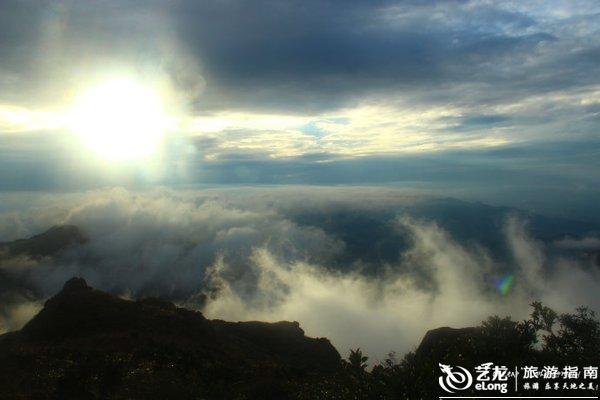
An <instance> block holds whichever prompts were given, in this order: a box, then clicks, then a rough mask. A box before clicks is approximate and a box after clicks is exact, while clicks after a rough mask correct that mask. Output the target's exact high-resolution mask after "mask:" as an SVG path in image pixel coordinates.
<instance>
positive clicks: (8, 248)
mask: <svg viewBox="0 0 600 400" xmlns="http://www.w3.org/2000/svg"><path fill="white" fill-rule="evenodd" d="M87 241H88V238H87V237H86V236H85V235H84V234H83V232H81V230H80V229H79V228H78V227H76V226H74V225H59V226H54V227H52V228H50V229H48V230H47V231H45V232H43V233H40V234H39V235H35V236H32V237H30V238H27V239H18V240H14V241H12V242H4V243H0V259H7V258H13V257H19V256H25V257H28V258H32V259H40V258H43V257H49V256H54V255H56V254H58V253H59V252H61V251H63V250H65V249H67V248H69V247H71V246H74V245H77V244H82V243H85V242H87Z"/></svg>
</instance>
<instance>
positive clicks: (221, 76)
mask: <svg viewBox="0 0 600 400" xmlns="http://www.w3.org/2000/svg"><path fill="white" fill-rule="evenodd" d="M1 7H2V13H1V15H2V17H1V18H2V20H1V22H2V23H1V24H0V37H2V39H0V40H1V41H2V42H1V46H0V52H1V54H2V58H1V59H2V61H1V62H0V68H1V70H2V75H3V79H2V85H3V87H4V88H5V90H4V92H5V93H4V95H3V96H5V97H6V96H8V97H12V98H19V97H22V96H19V92H20V91H19V88H20V86H19V85H21V86H25V87H27V86H30V87H34V88H35V89H36V90H37V91H38V92H40V93H41V92H43V91H44V90H43V89H44V88H43V86H44V85H48V84H49V82H50V81H51V79H50V78H52V77H60V78H61V79H69V78H68V77H69V75H71V79H72V75H73V73H74V71H77V74H79V75H81V74H82V70H85V69H86V68H87V69H88V70H93V69H94V68H96V67H97V65H96V64H104V67H106V66H107V65H109V66H111V65H112V66H114V65H119V64H132V65H136V67H137V68H138V69H139V70H142V71H144V70H147V68H150V69H156V68H158V69H161V70H164V71H166V72H167V73H169V74H171V75H172V77H173V80H174V81H175V82H177V83H178V84H180V85H181V86H182V87H184V86H187V89H188V90H191V91H192V92H194V94H195V95H196V100H197V104H196V105H197V107H198V109H199V110H206V109H207V108H208V109H230V108H232V107H233V108H244V109H252V108H254V109H256V108H259V109H268V110H275V109H277V110H295V111H301V112H307V111H315V110H319V111H322V110H324V109H328V108H334V107H338V106H341V105H345V104H349V102H350V103H352V101H354V100H357V99H359V98H364V96H371V95H376V94H379V95H384V96H385V95H390V94H393V93H397V92H398V91H402V92H404V93H405V94H406V95H408V96H411V97H412V98H413V101H415V102H418V101H424V102H435V101H441V102H444V101H448V100H449V99H451V98H453V101H457V102H466V103H470V104H475V103H476V102H477V101H487V102H505V101H508V100H509V98H510V97H511V96H512V97H513V98H514V96H515V94H519V95H520V96H523V95H532V94H536V93H545V92H552V91H557V90H566V89H572V88H577V87H582V86H585V85H589V84H592V83H594V82H596V80H595V78H594V76H595V75H596V76H597V72H598V65H599V63H598V60H599V54H600V53H599V50H598V49H599V46H598V44H597V43H594V42H593V41H589V40H586V39H585V37H579V36H577V34H575V33H573V32H569V31H568V30H565V29H564V28H562V29H561V25H560V24H559V23H556V24H554V25H553V24H552V23H550V24H548V23H545V21H544V18H543V17H544V14H543V12H547V11H545V10H542V11H541V12H537V13H536V11H537V10H536V5H535V4H531V5H530V7H529V8H527V7H522V8H521V9H518V8H517V7H513V8H514V9H510V7H508V5H507V6H505V7H503V6H502V5H501V4H497V5H493V4H489V3H479V2H467V1H452V2H435V1H370V2H368V1H335V0H328V1H312V0H311V1H296V0H291V1H285V2H273V1H266V0H265V1H259V0H257V1H241V0H240V1H226V2H223V1H214V0H211V1H203V2H192V1H183V0H180V1H173V2H144V3H139V2H128V1H125V2H116V1H108V2H102V3H80V2H70V1H63V2H33V1H19V2H17V1H4V2H2V5H1ZM537 7H538V8H542V7H541V6H540V5H537ZM559 22H561V23H563V24H564V21H562V20H560V21H559ZM569 23H570V24H577V23H581V24H585V23H587V24H592V25H595V23H594V22H593V18H592V16H591V15H589V16H586V15H583V14H582V15H574V16H571V17H570V20H569ZM176 47H177V48H178V47H181V48H182V49H183V51H184V52H185V53H187V54H189V55H191V58H192V59H194V62H193V63H194V64H195V63H197V64H198V66H199V67H198V69H197V70H196V69H194V68H192V70H190V71H181V69H184V70H185V69H186V67H182V66H181V65H182V64H184V63H183V62H182V60H181V59H180V58H181V57H180V55H181V54H180V53H179V52H178V50H175V49H174V48H176ZM566 49H569V51H568V52H566V51H565V50H566ZM205 83H206V86H205V87H204V84H205ZM473 85H474V86H473ZM51 86H52V85H51ZM490 87H493V88H494V90H493V91H488V90H487V88H490ZM202 88H204V90H203V91H202V90H201V89H202ZM21 89H22V87H21ZM21 92H22V91H21ZM28 93H29V94H32V93H33V91H32V92H28ZM457 96H464V97H462V98H461V99H457V98H456V97H457ZM21 100H23V99H21ZM29 101H31V99H29Z"/></svg>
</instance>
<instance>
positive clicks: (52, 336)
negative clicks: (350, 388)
mask: <svg viewBox="0 0 600 400" xmlns="http://www.w3.org/2000/svg"><path fill="white" fill-rule="evenodd" d="M339 365H340V355H339V353H338V352H337V350H336V349H335V348H334V347H333V346H332V345H331V343H330V342H329V341H328V340H327V339H315V338H310V337H307V336H306V335H305V334H304V331H303V330H302V329H301V328H300V326H299V324H298V323H297V322H286V321H282V322H276V323H266V322H226V321H221V320H210V319H207V318H205V317H204V315H202V313H200V312H197V311H191V310H187V309H183V308H178V307H176V306H175V305H173V304H172V303H169V302H165V301H162V300H159V299H145V300H141V301H130V300H125V299H121V298H118V297H115V296H111V295H109V294H107V293H105V292H102V291H99V290H96V289H93V288H92V287H90V286H88V285H87V283H86V282H85V281H84V280H83V279H80V278H73V279H71V280H69V281H68V282H67V283H66V284H65V285H64V288H63V289H62V290H61V291H60V292H59V293H58V294H57V295H55V296H54V297H52V298H51V299H49V300H48V301H47V302H46V304H45V306H44V308H43V309H42V310H41V311H40V312H39V314H38V315H37V316H35V317H34V318H33V319H32V320H31V321H30V322H29V323H28V324H26V325H25V326H24V327H23V328H22V329H21V330H20V331H17V332H12V333H10V334H6V335H3V336H0V386H1V387H3V388H9V390H8V391H7V393H12V394H13V395H17V397H19V396H21V397H24V398H29V397H28V396H30V397H36V398H38V397H39V398H55V397H56V396H58V394H60V396H58V397H60V398H68V396H66V397H61V396H65V393H62V392H61V390H62V389H61V387H62V388H63V389H64V388H65V387H69V388H71V387H72V386H73V385H75V386H76V387H80V386H81V387H80V389H81V390H82V392H81V393H83V392H85V393H89V392H93V391H94V390H104V389H102V387H112V389H111V390H116V391H123V393H125V394H127V393H129V392H131V391H133V392H135V393H138V394H139V393H141V392H139V391H141V390H142V389H140V388H139V387H138V386H139V385H142V384H143V382H155V383H157V382H162V380H164V379H166V380H168V381H169V383H168V384H161V385H166V386H165V387H168V388H170V390H172V391H173V390H174V392H172V393H179V394H181V390H178V386H177V385H184V384H186V382H187V384H188V385H189V387H188V389H189V391H186V393H187V394H189V395H190V396H191V397H192V398H196V397H194V396H195V394H197V393H200V392H202V391H203V390H206V391H208V392H211V393H214V392H223V393H228V390H230V389H231V388H230V387H229V385H231V384H233V383H235V384H236V385H238V386H237V387H236V389H235V393H245V389H243V388H244V387H245V386H244V385H249V386H253V385H256V384H257V382H261V381H262V380H265V379H266V380H273V379H277V380H278V382H280V383H281V382H286V381H288V380H297V379H305V378H306V377H310V376H311V375H314V376H323V375H324V374H327V373H332V372H334V371H335V370H336V369H337V368H339ZM82 374H83V376H81V375H82ZM114 374H117V375H118V376H115V375H114ZM71 380H77V381H78V382H80V383H77V384H75V383H73V382H71ZM67 381H68V382H67ZM19 382H30V383H31V384H30V385H28V386H23V385H22V384H19ZM177 382H178V383H177ZM175 383H177V385H176V386H177V387H175V388H174V387H173V385H175ZM61 385H62V386H61ZM65 385H66V386H65ZM78 385H79V386H78ZM240 385H241V387H242V389H240ZM36 387H38V388H43V387H45V388H48V387H50V388H51V389H43V390H42V389H40V390H42V392H43V391H44V390H46V391H48V393H53V394H52V395H49V394H47V395H44V394H41V393H38V392H37V391H36V390H37V389H35V388H36ZM69 390H70V389H69ZM143 390H146V388H144V389H143ZM186 390H187V389H186ZM231 390H233V389H231ZM128 391H129V392H128ZM81 393H79V394H80V395H81ZM144 393H145V392H144ZM181 396H182V398H185V397H186V396H187V395H183V394H181ZM84 397H85V396H83V397H81V398H84ZM108 397H110V396H108ZM134 397H135V396H134ZM139 397H140V398H160V397H154V396H153V395H143V394H140V395H139ZM0 398H1V396H0ZM136 398H137V397H136Z"/></svg>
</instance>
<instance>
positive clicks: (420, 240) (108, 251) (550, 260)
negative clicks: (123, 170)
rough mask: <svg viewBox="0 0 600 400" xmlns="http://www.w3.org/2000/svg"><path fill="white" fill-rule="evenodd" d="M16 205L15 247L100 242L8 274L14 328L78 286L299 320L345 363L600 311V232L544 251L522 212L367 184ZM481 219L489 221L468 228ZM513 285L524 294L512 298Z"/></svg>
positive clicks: (8, 324) (33, 198) (6, 269)
mask: <svg viewBox="0 0 600 400" xmlns="http://www.w3.org/2000/svg"><path fill="white" fill-rule="evenodd" d="M1 197H2V202H1V204H2V206H0V242H1V241H9V240H14V239H17V238H22V237H28V236H31V235H34V234H37V233H40V232H42V231H44V230H46V229H48V228H49V227H51V226H54V225H61V224H70V225H76V226H78V227H79V228H80V229H81V230H82V232H83V233H84V234H85V235H86V236H87V237H88V238H89V241H88V242H87V243H85V244H82V245H77V246H74V247H72V248H69V249H68V250H66V251H64V252H63V253H61V254H60V255H59V256H57V257H53V258H46V259H42V260H32V259H28V258H23V257H21V258H19V259H12V260H5V261H3V262H2V263H0V273H1V274H2V280H3V282H2V283H1V284H0V288H1V289H2V292H3V294H1V295H0V302H1V303H0V331H10V330H14V329H18V328H19V327H20V326H22V325H23V324H24V323H26V322H27V320H28V319H29V318H31V317H32V316H33V315H35V313H36V312H37V311H38V310H39V309H40V308H41V307H42V305H43V301H44V299H46V298H48V297H49V296H52V295H53V294H54V293H56V292H57V291H58V290H60V288H61V287H62V285H63V284H64V282H65V281H66V280H67V279H69V278H71V277H73V276H82V277H84V278H85V279H86V280H87V281H88V283H89V284H90V285H92V286H94V287H96V288H99V289H102V290H106V291H109V292H111V293H114V294H117V295H119V296H122V297H126V298H140V297H148V296H156V297H161V298H165V299H168V300H171V301H174V302H176V303H177V304H179V305H180V306H184V307H188V308H194V309H198V310H201V311H202V312H203V313H204V314H205V315H206V316H207V317H209V318H221V319H227V320H263V321H278V320H295V321H299V322H300V323H301V326H302V327H303V329H304V330H305V331H306V333H307V334H308V335H310V336H318V337H328V338H329V339H331V340H332V342H333V344H334V345H335V346H336V347H337V348H338V350H339V351H340V353H342V355H345V354H346V353H347V351H348V349H349V348H355V347H361V348H362V349H363V350H365V351H366V352H367V353H368V354H369V355H371V356H372V358H374V359H382V358H383V357H384V356H385V354H387V352H389V351H397V352H398V353H403V352H405V351H409V350H412V349H414V348H415V347H416V346H417V345H418V343H419V340H420V338H421V337H422V336H423V334H424V333H425V332H426V331H427V330H428V329H432V328H436V327H440V326H454V327H462V326H469V325H473V324H477V323H479V322H480V321H481V320H483V319H485V318H486V317H487V316H488V315H492V314H498V315H501V316H504V315H511V316H512V317H513V318H515V319H520V318H525V317H526V316H527V314H528V312H529V309H528V304H529V303H530V302H531V301H533V300H541V301H543V302H544V303H546V304H547V305H549V306H551V307H554V308H556V309H557V310H558V311H563V312H566V311H572V310H573V308H574V307H576V306H579V305H586V306H590V307H591V308H592V309H595V310H600V299H599V298H598V296H597V293H598V290H599V289H600V268H599V267H598V262H597V252H598V251H599V250H600V246H598V243H600V241H598V238H597V236H595V234H594V232H591V233H590V232H581V235H580V236H574V235H570V236H567V235H564V236H562V237H557V238H555V239H553V240H548V239H544V240H542V239H540V238H538V237H536V236H535V235H533V234H532V233H531V229H530V227H531V221H530V220H529V218H528V216H527V214H525V213H520V212H518V211H516V210H510V209H499V208H494V207H487V206H482V205H478V204H473V203H466V202H458V201H456V200H452V199H441V198H436V197H433V196H430V195H425V194H421V193H417V192H413V191H409V190H401V189H387V188H365V187H362V188H359V187H346V188H332V187H320V188H317V187H270V188H269V187H266V188H265V187H263V188H252V187H247V188H241V187H240V188H229V189H214V188H213V189H179V190H174V189H166V188H165V189H156V190H152V191H129V190H125V189H121V188H115V189H103V190H96V191H89V192H84V193H72V194H52V193H36V194H31V193H6V194H2V195H1ZM447 204H452V207H450V208H448V207H447ZM424 205H426V206H424ZM415 210H418V212H416V211H415ZM423 210H427V212H424V211H423ZM440 210H442V211H440ZM470 210H475V211H473V213H476V214H475V215H477V216H479V215H481V218H479V217H478V218H471V217H468V218H465V215H470V214H469V212H471V211H470ZM492 214H493V218H488V216H489V215H492ZM463 221H465V222H464V223H462V222H463ZM477 221H480V222H477ZM490 221H495V222H494V223H491V222H490ZM462 225H469V226H464V227H463V226H462ZM457 227H458V228H457ZM365 232H367V233H368V234H367V235H365V234H364V233H365ZM478 238H480V239H481V240H479V239H478ZM396 242H397V245H396ZM490 243H492V244H491V245H490ZM492 247H494V248H492ZM594 252H595V253H594ZM594 254H596V255H594ZM510 275H512V277H513V278H512V279H513V284H512V285H511V286H510V287H509V288H508V290H506V291H505V292H502V291H500V290H498V283H499V282H500V281H501V280H502V279H503V278H506V277H508V276H510Z"/></svg>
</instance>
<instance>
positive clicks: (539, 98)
mask: <svg viewBox="0 0 600 400" xmlns="http://www.w3.org/2000/svg"><path fill="white" fill-rule="evenodd" d="M0 7H1V8H0V10H1V17H0V18H1V21H0V37H1V38H2V39H0V154H1V158H0V163H1V165H0V189H2V190H78V189H81V188H93V187H102V186H107V185H108V186H110V185H128V186H134V185H138V186H139V185H141V186H144V185H155V184H167V185H168V184H192V183H195V184H232V183H233V184H321V185H323V184H325V185H335V184H385V185H387V184H398V183H400V184H411V185H421V186H426V187H427V188H439V187H444V185H446V186H450V187H451V188H453V189H454V190H462V191H468V193H469V194H473V193H474V195H475V196H476V197H479V198H482V199H483V200H486V201H493V199H494V198H495V197H496V196H501V197H502V198H503V199H504V200H510V199H511V198H513V201H516V200H515V198H521V199H525V200H526V202H528V203H531V204H530V205H531V206H532V207H540V209H542V210H544V211H556V210H558V209H559V208H560V207H558V206H556V205H553V204H550V202H549V201H548V197H556V196H557V195H558V196H560V195H563V197H564V198H565V197H566V198H567V200H566V202H567V203H568V204H565V205H564V206H563V208H570V212H576V211H573V210H576V209H578V208H584V209H586V212H588V211H589V209H590V207H591V206H590V204H593V203H594V202H595V201H596V200H598V199H599V197H598V196H599V195H598V190H597V187H598V184H599V179H600V176H599V173H598V171H600V169H599V165H598V162H599V161H598V160H600V158H599V157H598V150H599V149H600V139H599V137H598V121H599V114H598V113H599V112H600V82H599V78H598V77H599V76H600V71H599V69H600V62H599V61H600V47H599V46H600V43H599V40H598V37H599V35H598V30H599V28H600V22H599V21H600V19H599V18H598V16H599V13H600V5H599V4H598V3H597V2H596V1H593V0H592V1H579V0H578V1H526V2H521V1H506V2H492V1H458V0H457V1H442V2H436V1H343V2H341V1H283V2H271V1H234V0H230V1H225V2H223V1H202V2H195V1H184V0H181V1H167V2H162V1H160V2H158V1H148V2H143V3H141V2H135V1H102V2H93V3H92V2H76V1H42V2H40V1H27V0H22V1H10V0H9V1H2V3H1V4H0ZM122 77H127V78H131V77H133V78H134V79H136V80H138V81H140V82H142V83H143V84H144V85H150V86H152V87H155V88H158V90H159V91H160V95H161V97H162V98H163V100H164V102H165V103H166V104H167V106H166V108H167V112H168V113H169V115H170V117H171V123H170V125H169V128H168V132H167V135H166V137H165V140H164V142H163V143H162V147H161V152H160V157H155V158H156V159H154V160H152V166H151V167H150V166H149V165H148V163H145V164H144V165H139V163H132V162H130V163H121V164H120V165H119V166H118V167H114V166H112V165H109V166H107V165H105V164H106V163H105V164H104V165H102V163H101V161H98V160H96V161H98V162H94V160H95V158H94V155H93V154H91V155H89V154H86V151H85V149H82V146H81V145H80V143H78V138H77V136H76V135H75V136H73V134H72V132H70V130H69V129H68V123H67V122H65V115H67V114H68V112H69V109H70V108H72V104H73V102H74V99H76V98H77V96H78V94H79V93H81V92H82V91H85V90H86V88H87V87H89V86H93V85H94V84H97V83H98V82H102V81H103V80H109V79H115V78H118V79H120V78H122ZM498 191H501V192H502V193H497V192H498ZM536 193H542V194H543V195H538V196H536ZM565 193H569V194H570V195H568V196H564V194H565ZM525 200H524V201H523V202H524V203H525ZM515 205H518V206H523V205H526V204H515Z"/></svg>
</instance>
